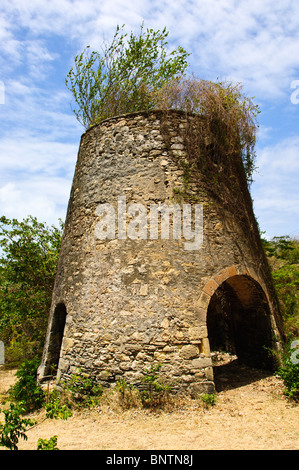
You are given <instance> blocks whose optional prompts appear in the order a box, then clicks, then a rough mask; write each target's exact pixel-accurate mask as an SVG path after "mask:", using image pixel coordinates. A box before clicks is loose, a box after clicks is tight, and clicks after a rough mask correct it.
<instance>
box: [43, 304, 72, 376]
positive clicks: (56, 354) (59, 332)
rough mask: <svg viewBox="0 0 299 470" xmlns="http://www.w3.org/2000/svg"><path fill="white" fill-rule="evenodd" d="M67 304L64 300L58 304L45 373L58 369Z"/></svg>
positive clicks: (48, 373) (53, 321) (53, 319)
mask: <svg viewBox="0 0 299 470" xmlns="http://www.w3.org/2000/svg"><path fill="white" fill-rule="evenodd" d="M66 316H67V311H66V306H65V304H64V303H63V302H60V303H58V304H57V305H56V307H55V309H54V313H53V318H52V323H51V329H50V333H49V346H48V354H47V363H46V371H45V375H52V374H53V370H55V369H56V370H57V369H58V363H59V358H60V352H61V346H62V340H63V336H64V329H65V323H66Z"/></svg>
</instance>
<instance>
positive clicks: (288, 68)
mask: <svg viewBox="0 0 299 470" xmlns="http://www.w3.org/2000/svg"><path fill="white" fill-rule="evenodd" d="M142 22H144V25H145V27H149V28H154V29H163V28H164V26H166V28H167V29H168V31H169V38H168V39H169V44H170V47H171V48H175V47H177V46H178V45H181V46H183V47H184V48H185V49H186V50H187V51H188V52H191V54H192V55H191V56H190V57H189V63H190V68H189V72H190V73H191V72H193V73H194V74H195V75H197V76H198V77H200V78H203V79H209V80H217V79H218V78H220V79H226V80H233V81H234V82H241V83H242V84H243V85H244V92H245V93H246V95H248V96H250V97H253V96H254V97H255V99H254V101H255V103H257V104H258V105H259V106H260V110H261V114H260V115H259V124H260V127H259V136H258V142H257V146H256V150H257V166H258V170H257V172H256V174H255V182H254V183H253V185H252V188H251V193H252V198H253V201H254V209H255V214H256V217H257V219H258V222H259V225H260V228H261V230H263V231H265V232H266V236H267V237H268V238H271V237H273V236H280V235H291V236H299V179H298V173H299V125H298V123H299V2H298V0H282V1H280V2H277V1H276V0H275V1H274V0H251V1H250V2H248V0H246V1H244V0H238V1H234V0H197V1H193V0H191V1H190V0H189V1H185V0H176V1H175V2H173V0H135V2H128V0H101V1H95V0H78V1H77V0H30V1H29V0H1V5H0V44H1V47H0V121H1V125H0V215H6V216H7V217H9V218H13V217H15V218H18V219H23V218H24V217H26V216H27V215H29V214H31V215H33V216H36V217H37V218H38V219H39V220H40V221H45V222H47V223H48V224H55V225H57V224H58V218H62V219H63V220H64V218H65V214H66V208H67V203H68V198H69V193H70V188H71V183H72V178H73V174H74V169H75V163H76V158H77V152H78V146H79V142H80V137H81V134H82V133H83V132H84V128H83V127H82V126H81V125H80V124H79V123H78V122H77V120H76V118H75V116H74V115H73V113H72V111H71V105H70V103H71V100H72V97H71V95H70V92H69V91H68V90H67V88H66V86H65V82H64V79H65V76H66V74H67V72H68V70H69V69H70V67H71V65H72V63H73V58H74V56H75V55H76V54H77V53H78V52H81V51H82V50H83V49H84V47H85V46H87V45H91V46H92V47H93V48H100V47H101V46H102V44H103V42H104V41H109V40H110V39H111V38H112V36H113V34H114V31H115V28H116V25H117V24H119V25H122V24H125V25H126V29H127V30H128V31H131V30H132V31H134V32H138V30H139V28H140V25H141V23H142ZM292 86H293V88H292Z"/></svg>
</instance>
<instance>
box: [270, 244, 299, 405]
mask: <svg viewBox="0 0 299 470" xmlns="http://www.w3.org/2000/svg"><path fill="white" fill-rule="evenodd" d="M264 247H265V250H266V253H267V255H268V258H269V261H270V264H271V267H272V277H273V280H274V284H275V288H276V292H277V295H278V299H279V303H280V308H281V312H282V315H283V321H284V329H285V333H286V336H287V342H286V344H285V345H284V347H283V351H282V352H281V357H280V361H281V366H280V367H279V369H278V375H279V376H280V377H281V378H282V379H283V382H284V385H285V391H284V392H285V394H286V396H288V397H289V398H290V399H292V400H296V401H298V400H299V351H298V349H296V348H297V347H298V346H299V294H298V292H299V241H298V240H292V239H291V238H290V237H275V238H273V240H271V241H267V240H264Z"/></svg>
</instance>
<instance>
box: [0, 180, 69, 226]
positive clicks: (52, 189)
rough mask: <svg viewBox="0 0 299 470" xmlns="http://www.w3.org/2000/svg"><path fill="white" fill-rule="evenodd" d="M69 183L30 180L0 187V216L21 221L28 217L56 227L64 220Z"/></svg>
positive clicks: (63, 181)
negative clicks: (30, 216) (59, 221)
mask: <svg viewBox="0 0 299 470" xmlns="http://www.w3.org/2000/svg"><path fill="white" fill-rule="evenodd" d="M69 192H70V181H69V180H65V179H63V178H57V177H56V178H53V179H51V180H49V179H48V178H40V177H39V178H38V179H37V178H33V179H31V180H28V181H26V180H23V181H19V182H10V183H7V184H5V185H4V186H2V187H0V208H1V215H5V216H6V217H8V218H17V219H19V220H22V219H23V218H25V217H27V216H28V215H33V216H35V217H37V219H38V220H40V221H42V222H47V223H48V224H54V225H56V226H57V225H58V219H59V218H61V219H62V220H64V219H65V215H66V205H67V200H68V197H69Z"/></svg>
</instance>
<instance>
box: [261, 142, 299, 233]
mask: <svg viewBox="0 0 299 470" xmlns="http://www.w3.org/2000/svg"><path fill="white" fill-rule="evenodd" d="M257 166H258V172H257V174H256V175H255V183H254V184H253V187H252V194H253V199H254V207H255V213H256V214H257V217H258V218H260V219H261V220H262V227H261V228H262V229H265V230H266V232H267V234H268V236H269V237H273V236H275V235H277V236H278V235H287V234H288V233H293V232H295V231H297V232H298V233H299V223H298V221H299V193H298V174H299V137H298V136H295V137H288V138H285V139H283V140H282V141H280V142H278V143H277V144H275V145H270V146H267V147H265V148H263V149H261V150H260V152H259V158H258V160H257Z"/></svg>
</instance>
